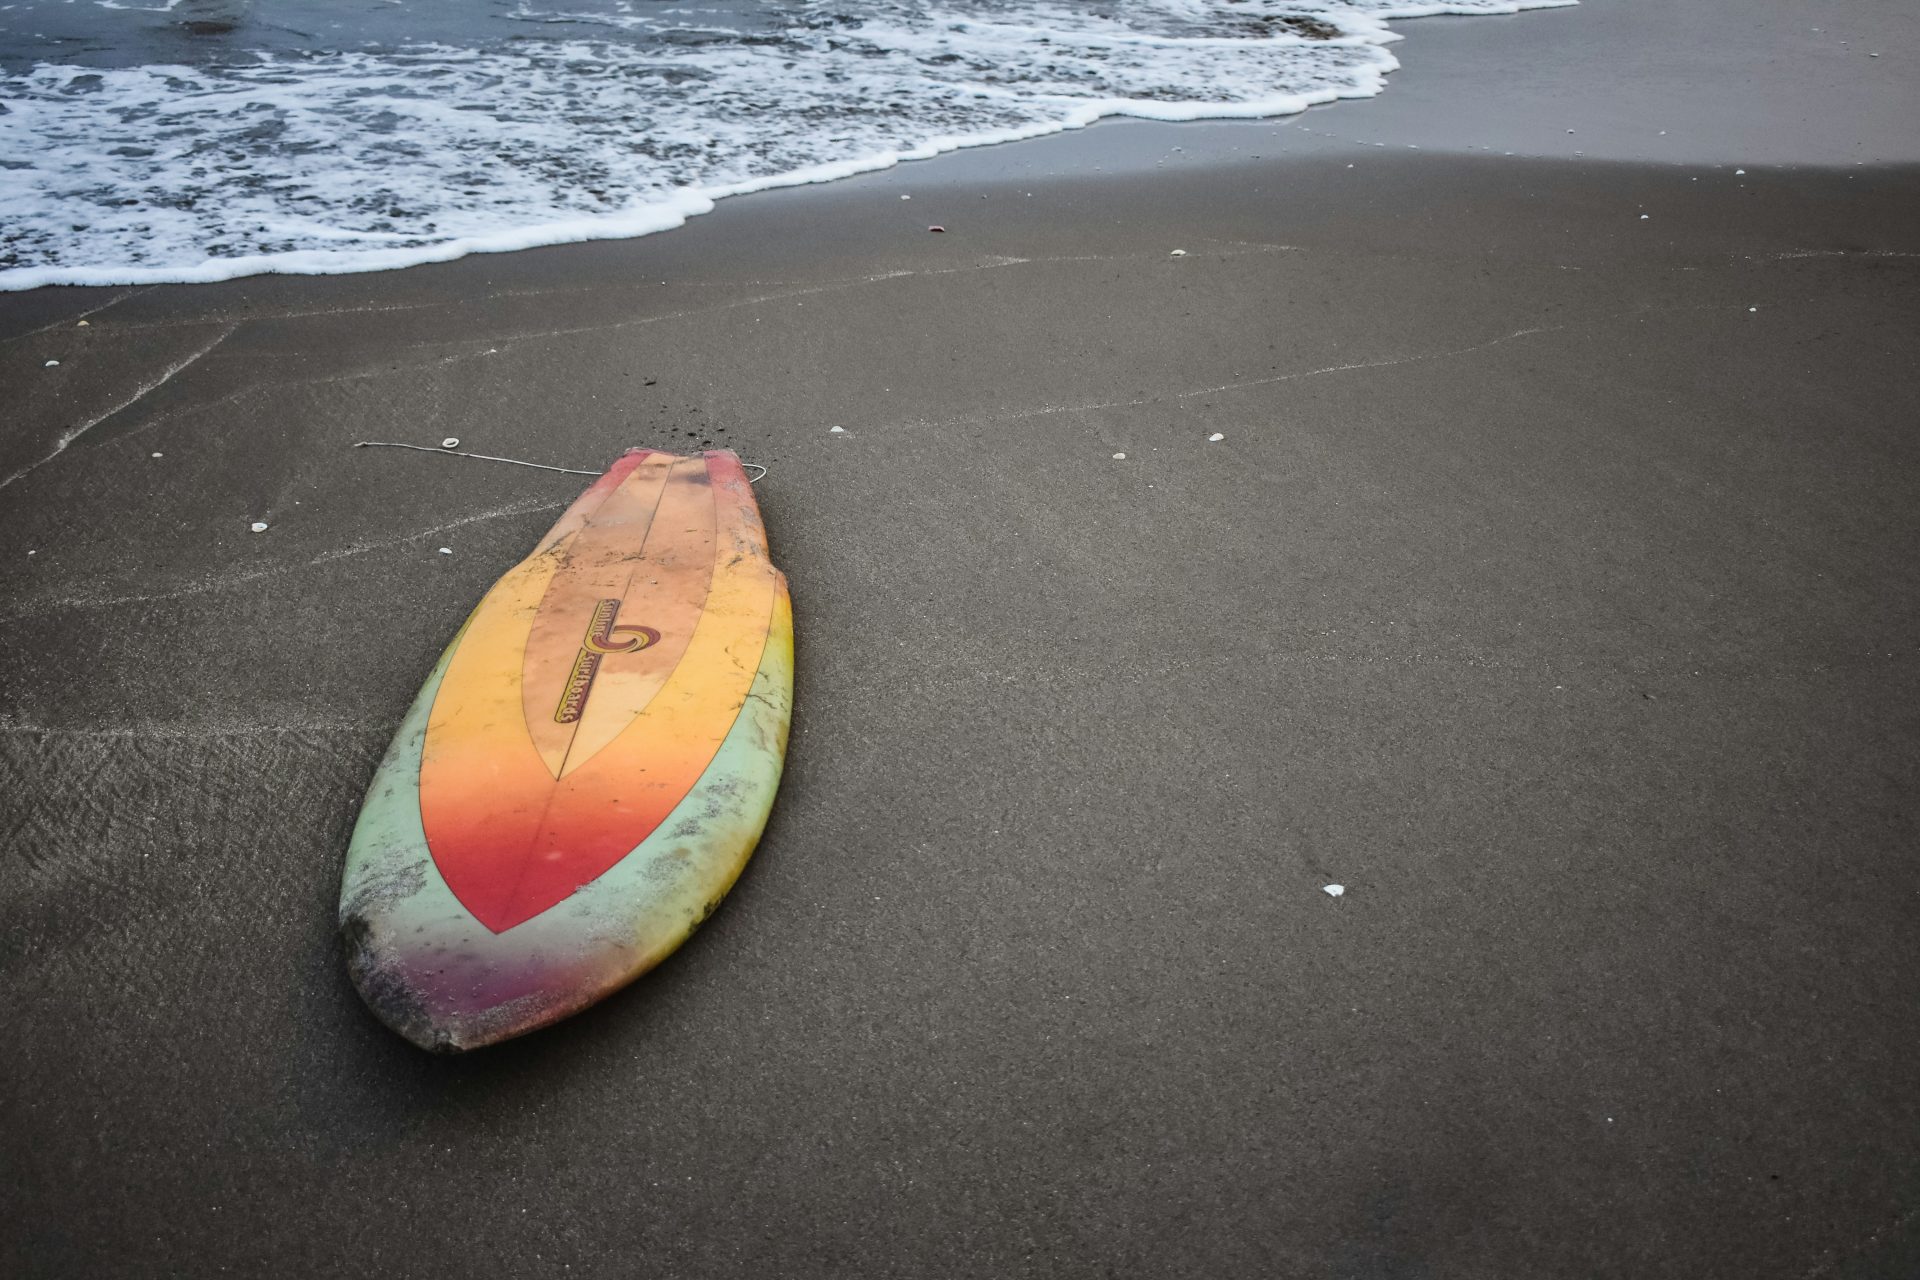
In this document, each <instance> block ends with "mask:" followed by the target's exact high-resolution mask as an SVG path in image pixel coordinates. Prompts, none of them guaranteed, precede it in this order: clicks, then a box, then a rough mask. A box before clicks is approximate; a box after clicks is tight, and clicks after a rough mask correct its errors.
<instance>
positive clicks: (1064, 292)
mask: <svg viewBox="0 0 1920 1280" xmlns="http://www.w3.org/2000/svg"><path fill="white" fill-rule="evenodd" d="M1390 101H1391V96H1389V98H1387V99H1382V100H1381V104H1380V106H1381V108H1382V109H1384V106H1385V104H1386V103H1388V102H1390ZM1374 106H1375V104H1360V105H1357V106H1354V107H1352V108H1349V107H1340V108H1336V109H1334V110H1332V111H1328V112H1323V113H1314V114H1313V115H1312V116H1310V117H1308V118H1307V120H1306V121H1304V122H1302V123H1305V124H1306V125H1308V126H1309V127H1310V128H1313V129H1323V128H1324V129H1329V130H1333V131H1336V132H1337V131H1339V130H1340V129H1341V128H1342V125H1341V122H1342V121H1343V120H1349V121H1351V120H1358V119H1362V118H1364V112H1365V111H1367V110H1369V109H1372V108H1373V107H1374ZM1343 113H1346V114H1343ZM1202 135H1204V136H1206V137H1207V138H1209V139H1211V141H1210V142H1209V144H1208V147H1207V154H1206V156H1205V157H1204V158H1201V159H1195V158H1192V157H1190V156H1188V153H1187V152H1181V153H1178V155H1179V156H1180V157H1181V159H1180V160H1179V161H1177V162H1176V163H1175V164H1174V166H1173V167H1175V168H1177V170H1178V172H1177V173H1174V174H1160V175H1153V174H1142V173H1141V172H1140V170H1141V169H1142V168H1150V167H1155V166H1154V164H1153V161H1152V160H1151V159H1147V160H1141V159H1140V157H1142V156H1146V155H1148V154H1149V153H1153V154H1156V155H1160V156H1161V157H1162V158H1165V157H1167V156H1172V155H1174V154H1175V153H1172V152H1169V151H1168V150H1167V148H1169V147H1171V146H1184V145H1186V141H1185V140H1186V139H1187V138H1189V137H1200V136H1202ZM1228 135H1231V140H1227V139H1228ZM1234 147H1238V148H1239V150H1238V151H1233V150H1232V148H1234ZM1102 149H1105V150H1106V151H1108V152H1115V153H1118V152H1130V153H1131V154H1132V155H1133V156H1134V158H1135V159H1134V163H1132V164H1131V165H1130V166H1129V167H1128V171H1127V172H1126V173H1112V172H1095V171H1093V169H1092V167H1091V166H1092V164H1094V163H1100V161H1097V160H1093V161H1090V160H1088V158H1087V157H1088V156H1089V155H1092V154H1095V153H1099V152H1101V150H1102ZM1004 154H1005V155H1006V156H1007V157H1011V158H1010V159H1009V160H1007V161H1006V163H1005V164H1004V166H1003V169H1002V172H1001V174H1000V176H999V177H998V178H993V177H992V176H991V175H989V174H988V173H987V168H988V166H986V165H984V164H983V162H982V159H981V157H980V156H979V155H975V156H971V157H962V158H956V159H954V160H953V161H951V162H945V161H943V162H936V163H934V164H929V165H921V166H910V167H908V168H903V169H900V170H896V171H894V172H891V173H887V174H882V175H876V176H873V177H870V178H866V179H860V180H856V181H853V182H848V183H844V184H840V185H837V186H834V187H829V188H821V189H813V190H806V191H796V192H788V193H777V194H770V195H766V196H761V197H755V198H751V199H745V200H740V201H734V202H730V203H729V204H728V205H726V206H724V207H723V208H722V209H721V210H720V211H719V212H717V213H715V214H714V215H712V216H710V217H708V218H704V219H701V220H698V221H697V222H695V223H694V224H692V225H690V226H689V227H687V228H685V229H684V230H681V231H678V232H674V233H672V234H669V235H665V236H659V237H655V238H651V239H646V240H641V241H636V242H628V243H619V244H604V245H589V246H576V247H569V248H562V249H554V250H543V251H538V252H530V253H523V254H516V255H509V256H502V257H490V258H475V259H469V260H466V261H463V262H459V263H455V264H451V265H448V266H445V267H430V268H422V269H417V270H413V271H408V272H404V273H398V274H388V275H378V276H356V277H343V278H332V279H252V280H244V281H238V282H235V283H231V284H227V285H220V286H207V287H197V288H175V287H168V288H162V289H154V290H147V291H136V290H96V291H77V290H65V291H46V292H42V293H38V294H30V295H21V296H14V297H7V298H4V299H0V378H3V379H4V385H5V387H6V392H5V399H6V409H7V422H6V426H5V430H4V432H0V476H6V475H13V474H15V473H18V472H21V471H22V470H23V469H26V468H31V469H30V470H26V471H25V473H24V474H22V475H20V478H18V479H17V480H14V481H12V482H11V483H9V484H7V485H6V486H5V487H4V488H0V625H3V626H4V632H3V634H4V636H5V640H6V643H5V649H4V656H3V657H0V841H4V859H5V860H4V862H3V863H0V893H4V900H5V907H6V920H7V927H6V929H5V931H4V935H3V941H0V947H3V948H4V951H3V952H0V954H4V961H3V962H0V964H3V966H4V967H3V970H0V973H3V976H0V1025H4V1026H5V1027H6V1028H7V1031H8V1042H9V1054H8V1062H7V1067H6V1070H5V1071H4V1072H0V1133H3V1134H4V1139H3V1140H4V1143H5V1147H4V1151H5V1162H6V1166H7V1167H6V1169H5V1172H4V1178H3V1179H0V1188H3V1189H0V1224H4V1226H0V1271H3V1272H5V1273H6V1274H8V1275H32V1276H63V1277H68V1276H123V1275H124V1276H157V1275H180V1276H204V1275H212V1274H235V1275H264V1274H313V1275H329V1276H380V1277H386V1276H417V1277H429V1276H436V1277H437V1276H456V1275H468V1276H471V1275H509V1274H512V1275H552V1274H572V1275H605V1276H626V1275H654V1276H686V1277H712V1276H732V1275H743V1276H744V1275H843V1276H855V1275H859V1276H867V1275H875V1276H878V1275H902V1276H942V1277H944V1276H981V1277H992V1276H1004V1275H1011V1274H1048V1275H1051V1274H1060V1275H1075V1276H1079V1275H1089V1276H1091V1275H1120V1276H1160V1275H1182V1276H1187V1275H1190V1276H1222V1275H1244V1276H1269V1275H1278V1276H1301V1277H1318V1276H1331V1277H1502V1278H1505V1277H1543V1276H1581V1277H1588V1276H1607V1277H1616V1276H1617V1277H1633V1278H1636V1280H1641V1278H1646V1277H1686V1278H1689V1280H1693V1278H1698V1277H1729V1278H1741V1280H1750V1278H1753V1277H1822V1276H1824V1277H1854V1278H1858V1277H1894V1276H1910V1275H1913V1274H1916V1273H1920V1219H1916V1217H1915V1209H1914V1206H1915V1205H1916V1204H1917V1203H1920V1144H1917V1143H1916V1140H1915V1134H1916V1132H1920V1091H1917V1090H1916V1089H1915V1087H1914V1082H1915V1067H1914V1061H1915V1047H1916V1044H1920V1039H1917V1038H1916V1033H1920V1004H1917V1003H1916V1000H1915V996H1916V983H1915V976H1916V971H1917V970H1920V961H1917V960H1916V954H1917V953H1916V946H1917V945H1920V927H1916V918H1917V917H1916V912H1915V907H1916V901H1915V896H1916V888H1920V874H1917V873H1916V868H1915V865H1914V849H1915V847H1916V844H1917V843H1920V832H1917V831H1916V826H1917V825H1920V822H1917V819H1920V796H1917V795H1916V765H1917V764H1920V714H1916V708H1920V661H1917V660H1916V659H1917V655H1916V645H1915V638H1916V636H1920V569H1917V568H1916V566H1920V433H1916V429H1915V424H1916V422H1920V363H1917V362H1916V361H1915V360H1914V358H1913V353H1914V352H1915V351H1916V350H1920V332H1916V330H1920V307H1917V306H1916V301H1915V300H1916V292H1915V284H1916V278H1917V277H1920V217H1916V216H1915V215H1916V211H1920V170H1915V169H1911V168H1888V167H1881V168H1850V169H1781V168H1768V169H1759V168H1755V167H1752V166H1749V167H1748V168H1749V171H1748V172H1747V173H1745V174H1739V175H1736V174H1735V173H1734V168H1735V166H1734V165H1732V164H1725V165H1722V166H1720V167H1714V166H1712V165H1707V164H1691V165H1667V166H1652V165H1639V166H1636V165H1628V164H1601V163H1593V162H1590V161H1587V160H1573V159H1547V158H1531V159H1528V158H1512V159H1509V158H1505V157H1501V156H1498V155H1494V156H1481V155H1478V154H1475V155H1469V156H1460V155H1453V156H1434V155H1430V154H1427V153H1424V152H1417V151H1408V150H1406V149H1404V148H1402V149H1397V150H1394V151H1392V152H1388V151H1385V150H1382V149H1378V148H1368V149H1360V148H1355V147H1351V146H1348V145H1346V144H1342V143H1336V142H1334V141H1331V140H1328V139H1326V138H1324V137H1318V136H1316V135H1312V134H1307V133H1303V132H1300V131H1299V130H1297V129H1292V128H1291V127H1289V126H1281V125H1274V124H1264V125H1245V126H1239V127H1237V129H1235V128H1228V127H1225V126H1216V127H1213V128H1212V129H1211V130H1193V131H1184V130H1177V129H1168V128H1163V127H1153V126H1144V125H1114V126H1103V127H1101V128H1096V129H1095V130H1092V131H1090V132H1089V133H1088V134H1087V135H1084V136H1082V137H1079V138H1076V139H1067V140H1060V141H1057V142H1047V143H1036V144H1031V145H1029V146H1026V147H1022V148H1014V149H1011V150H1010V151H1007V152H1005V153H1004ZM1349 165H1351V166H1353V167H1351V168H1349V167H1348V166H1349ZM1103 168H1104V166H1103ZM903 194H911V195H912V196H913V197H914V198H913V199H912V200H911V201H903V200H901V199H900V196H901V195H903ZM1642 215H1645V217H1644V218H1643V217H1642ZM936 223H937V224H941V225H944V226H945V227H946V228H947V231H946V233H945V234H943V235H931V234H929V233H928V232H927V229H926V228H927V227H928V225H929V224H936ZM1177 249H1178V250H1185V251H1186V252H1185V255H1184V256H1174V255H1173V252H1172V251H1174V250H1177ZM83 315H84V317H85V318H86V319H88V320H89V323H88V324H87V325H86V326H85V327H79V326H78V324H77V322H78V320H79V319H81V318H83ZM48 360H59V361H60V364H59V365H58V366H57V367H53V368H49V367H47V366H46V364H45V362H46V361H48ZM88 424H91V425H90V426H89V425H88ZM836 424H838V425H841V426H842V427H844V431H843V432H841V433H837V434H836V433H832V432H830V431H829V428H830V427H831V426H833V425H836ZM82 427H86V429H85V430H84V432H83V433H81V434H78V435H75V434H74V433H75V432H76V430H77V429H79V428H82ZM1216 432H1217V433H1220V434H1221V435H1222V436H1223V437H1224V438H1223V439H1222V440H1220V441H1218V442H1210V441H1209V439H1208V437H1209V436H1210V435H1211V434H1213V433H1216ZM448 435H455V436H459V437H461V439H462V440H463V442H464V445H465V447H467V448H469V449H473V450H477V451H481V452H487V453H501V454H508V455H512V456H515V457H521V458H528V459H532V460H536V461H540V462H547V463H554V464H558V465H563V466H571V467H598V466H601V465H604V464H605V462H606V461H608V460H609V459H611V458H612V457H613V456H614V455H615V454H616V453H617V452H618V451H619V449H621V448H622V447H625V446H628V445H651V446H656V447H668V448H672V447H681V448H694V447H699V446H701V445H706V444H712V445H726V446H731V447H733V448H735V449H737V450H739V451H740V452H741V454H742V455H743V456H745V457H746V458H748V459H749V460H752V461H756V462H761V463H764V464H766V465H767V466H768V467H769V468H770V472H769V474H768V476H767V478H766V480H765V481H764V482H763V483H762V484H761V486H760V492H761V500H762V503H763V506H764V510H765V514H766V516H767V519H768V523H769V525H770V527H771V532H772V536H773V540H774V548H775V554H776V558H777V560H778V562H779V563H780V564H781V565H782V566H783V567H784V568H785V569H786V570H787V572H788V574H789V575H790V577H791V579H792V582H793V591H794V601H795V604H796V606H797V609H798V626H799V642H800V667H799V686H798V710H797V713H796V718H795V733H794V737H793V745H792V752H791V756H790V760H789V772H788V776H787V781H786V784H785V786H784V789H783V792H782V796H781V800H780V803H779V805H778V807H777V809H776V811H775V815H774V820H773V823H772V825H771V827H770V828H769V830H768V832H767V837H766V840H765V842H764V844H763V845H762V849H761V853H760V854H759V856H758V857H757V858H756V860H755V862H754V864H753V866H752V867H751V869H750V870H749V872H748V874H747V876H746V877H745V879H744V880H743V881H742V882H741V884H740V886H739V887H738V889H737V890H736V891H735V892H734V894H733V895H732V896H731V897H730V898H729V899H728V901H727V903H726V905H725V906H724V907H723V908H722V910H721V911H720V912H719V913H718V915H717V916H716V917H715V918H714V919H713V921H712V922H711V923H710V924H709V925H708V926H707V928H706V929H705V930H703V931H702V932H701V934H700V935H699V936H698V937H696V938H695V939H694V940H693V942H691V943H690V944H689V945H688V946H687V947H686V948H685V949H684V950H683V951H682V952H681V953H680V954H679V955H677V956H676V957H674V958H673V959H672V960H670V961H669V962H668V963H667V964H666V965H665V966H664V967H662V968H661V969H660V970H659V971H657V972H656V973H655V974H653V975H651V976H650V977H648V978H647V979H645V980H644V981H643V982H642V983H640V984H639V985H637V986H636V987H634V988H632V989H631V990H629V991H628V992H626V993H624V994H622V995H621V996H618V997H616V998H614V999H612V1000H610V1001H608V1002H607V1003H605V1004H604V1005H602V1006H600V1007H599V1008H597V1009H595V1010H592V1011H590V1012H588V1013H586V1014H584V1015H582V1016H580V1017H578V1018H576V1019H574V1020H572V1021H571V1022H569V1023H566V1024H564V1025H562V1026H560V1027H557V1028H555V1029H553V1030H551V1031H548V1032H544V1033H541V1034H539V1035H537V1036H534V1037H531V1038H528V1039H525V1040H522V1041H518V1042H514V1043H512V1044H509V1045H506V1046H502V1047H500V1048H498V1049H494V1050H490V1051H485V1052H483V1053H480V1054H476V1055H474V1056H471V1057H468V1058H463V1059H451V1060H449V1059H438V1058H430V1057H427V1056H425V1055H422V1054H421V1053H419V1052H418V1051H417V1050H414V1049H412V1048H411V1047H409V1046H407V1045H406V1044H404V1043H402V1042H401V1041H400V1040H398V1039H396V1038H395V1037H394V1036H393V1035H391V1034H390V1033H389V1032H387V1031H385V1030H384V1029H383V1028H381V1027H380V1026H379V1025H378V1024H376V1023H375V1022H374V1021H373V1019H372V1018H371V1017H370V1016H369V1015H367V1014H366V1013H365V1012H364V1011H363V1010H362V1008H361V1007H360V1005H359V1003H358V1000H357V999H356V997H355V996H354V993H353V991H352V990H351V988H350V987H349V985H348V983H347V980H346V977H345V974H344V972H343V969H342V965H341V956H340V951H339V947H338V945H337V943H336V941H335V939H334V937H333V932H332V914H333V910H334V901H335V894H336V892H337V883H338V874H339V867H340V861H341V856H342V853H343V850H344V847H345V842H346V838H347V833H348V831H349V828H350V824H351V822H352V820H353V817H354V814H355V812H356V809H357V806H358V803H359V799H360V795H361V792H362V789H363V788H364V786H365V784H366V782H367V779H368V777H369V775H370V773H371V770H372V768H373V765H374V762H375V760H376V758H377V757H378V755H379V753H380V751H381V750H382V749H383V748H384V746H385V744H386V740H387V737H388V735H389V734H390V732H391V731H392V729H393V727H394V725H395V724H396V723H397V722H398V720H399V718H400V716H401V714H402V712H403V711H404V709H405V707H406V705H407V702H408V700H409V698H410V697H411V696H412V694H413V692H414V690H415V689H416V688H417V687H418V685H419V683H420V681H421V680H422V679H423V678H424V676H425V674H426V672H427V670H428V667H429V666H430V664H431V663H432V661H433V658H434V656H435V655H436V653H437V652H438V650H439V648H440V647H441V646H442V645H443V644H444V643H445V642H446V640H447V639H448V638H449V636H450V635H451V634H452V632H453V630H454V628H455V627H456V626H457V625H458V624H459V621H460V619H461V618H462V616H463V615H464V614H465V612H466V611H467V610H468V609H469V608H470V607H471V606H472V605H473V603H474V602H475V600H477V599H478V597H479V595H480V594H481V593H482V592H483V591H484V590H485V589H486V587H487V586H488V585H489V584H490V583H491V582H492V581H493V579H494V578H495V577H497V576H498V575H499V574H500V573H501V572H502V571H504V570H505V569H506V568H507V567H509V566H510V565H511V564H512V563H514V562H515V561H516V560H517V559H518V558H519V557H520V556H521V555H522V554H524V553H525V551H526V550H527V549H528V548H530V547H531V546H532V544H533V543H534V541H535V540H536V538H537V537H538V536H539V534H540V533H541V532H542V531H543V530H544V529H545V527H546V526H547V524H548V523H549V522H550V521H551V519H552V518H553V516H554V513H555V512H556V511H557V510H558V509H559V508H560V507H561V506H562V505H563V504H564V503H566V502H567V501H568V500H570V499H571V498H572V497H573V496H574V494H576V493H577V492H578V491H579V489H580V488H581V487H582V485H584V483H585V479H584V478H583V477H576V476H563V475H553V474H548V473H542V472H537V471H528V470H523V469H519V468H514V467H506V466H496V465H490V464H485V463H480V462H473V461H464V460H457V459H452V458H443V457H429V456H424V455H419V454H411V453H404V452H399V451H392V450H384V451H383V450H358V451H356V450H354V449H352V448H351V447H350V446H351V445H352V444H353V442H354V441H356V440H362V439H381V440H403V441H410V442H417V443H437V442H438V441H439V440H440V439H441V438H442V437H443V436H448ZM68 436H73V438H72V440H71V443H70V447H67V448H65V449H64V451H60V449H59V446H60V442H61V441H62V439H63V438H65V437H68ZM1121 453H1124V454H1125V455H1126V457H1125V458H1124V459H1118V458H1116V457H1115V456H1114V455H1116V454H1121ZM154 455H159V456H154ZM256 520H257V521H264V522H266V523H267V524H268V525H269V526H270V527H269V528H268V529H267V531H266V532H263V533H258V534H255V533H250V532H249V531H248V526H249V523H250V522H252V521H256ZM441 547H448V548H451V550H452V554H451V555H443V554H440V552H439V550H438V549H439V548H441ZM30 553H31V554H30ZM1329 884H1341V885H1344V886H1346V893H1345V895H1344V896H1342V897H1339V898H1337V899H1336V898H1334V897H1331V896H1329V895H1328V894H1327V893H1325V892H1323V886H1326V885H1329Z"/></svg>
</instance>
